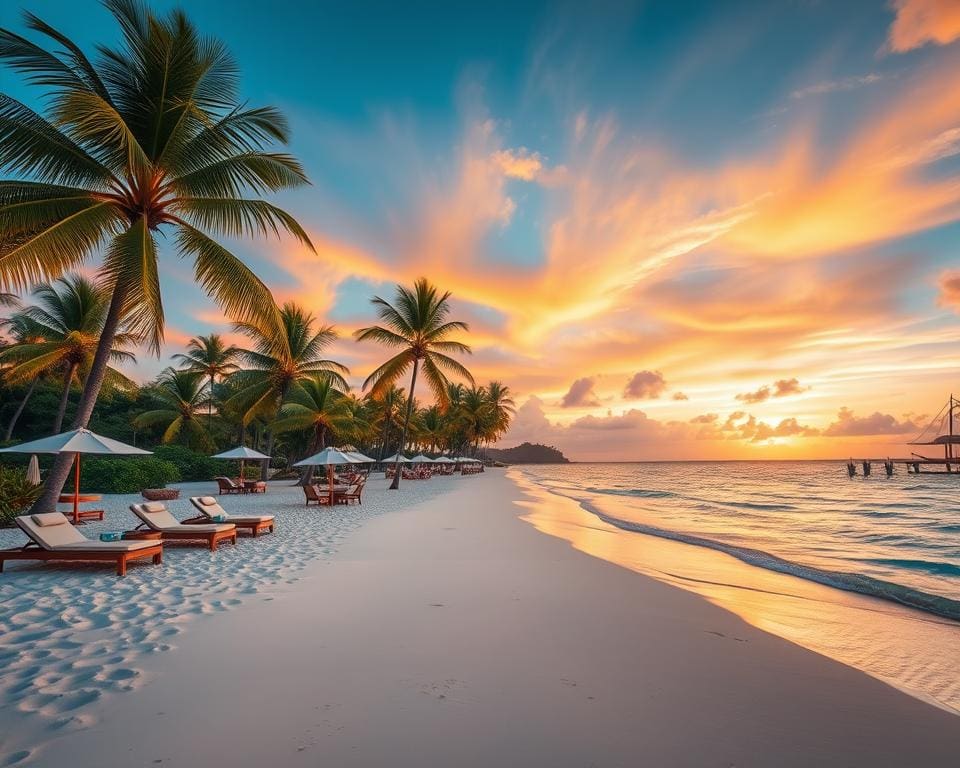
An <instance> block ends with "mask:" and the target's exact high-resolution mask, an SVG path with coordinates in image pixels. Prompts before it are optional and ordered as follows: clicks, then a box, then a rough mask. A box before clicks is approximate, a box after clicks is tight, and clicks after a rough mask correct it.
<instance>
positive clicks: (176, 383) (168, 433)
mask: <svg viewBox="0 0 960 768" xmlns="http://www.w3.org/2000/svg"><path fill="white" fill-rule="evenodd" d="M206 386H207V385H206V381H205V380H204V378H203V375H202V374H199V373H194V372H193V371H175V370H174V369H173V368H166V369H165V370H164V371H163V372H162V373H161V374H160V376H159V377H158V378H157V384H156V387H155V388H154V394H155V395H156V398H157V400H159V401H160V405H161V407H160V408H156V409H154V410H151V411H145V412H143V413H141V414H140V415H139V416H137V418H135V419H134V420H133V425H134V426H135V427H136V428H137V429H144V428H146V427H156V426H161V427H163V429H164V432H163V437H162V440H163V442H164V443H172V442H175V441H179V442H181V443H183V444H185V445H187V446H189V447H192V448H200V449H206V448H209V447H210V446H211V444H212V443H211V440H210V435H209V433H208V432H207V430H206V428H205V427H204V425H203V423H202V422H201V420H200V412H201V410H202V408H203V407H204V406H205V405H206V399H207V395H206Z"/></svg>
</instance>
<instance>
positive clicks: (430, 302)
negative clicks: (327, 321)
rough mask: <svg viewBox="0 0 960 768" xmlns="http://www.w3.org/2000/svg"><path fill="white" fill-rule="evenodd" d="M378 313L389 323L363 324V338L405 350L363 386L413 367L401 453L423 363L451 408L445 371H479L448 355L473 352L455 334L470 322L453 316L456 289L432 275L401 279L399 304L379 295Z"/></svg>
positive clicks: (377, 385) (391, 380) (377, 387)
mask: <svg viewBox="0 0 960 768" xmlns="http://www.w3.org/2000/svg"><path fill="white" fill-rule="evenodd" d="M372 302H373V304H374V306H375V307H376V308H377V314H378V315H379V317H380V320H382V321H383V322H384V323H385V326H383V325H374V326H371V327H369V328H361V329H360V330H358V331H357V332H356V333H355V336H356V339H357V341H376V342H378V343H380V344H383V345H384V346H386V347H392V348H394V349H397V348H399V349H400V352H398V353H397V354H396V355H394V356H393V357H391V358H390V359H389V360H387V362H385V363H384V364H383V365H381V366H380V367H379V368H377V369H376V370H375V371H374V372H373V373H371V374H370V375H369V376H368V377H367V380H366V381H364V382H363V388H364V389H367V388H368V387H369V388H370V391H371V392H372V393H373V394H374V395H377V394H378V393H382V392H384V391H385V390H386V389H387V388H388V387H389V386H390V385H392V384H396V382H397V380H398V379H399V378H400V377H401V376H403V375H404V374H405V373H406V371H407V369H408V368H411V367H412V369H413V372H412V374H411V376H410V391H409V393H408V395H407V412H406V415H405V416H404V419H403V429H402V430H401V431H400V447H399V448H398V449H397V453H398V454H399V453H400V452H401V451H403V448H404V444H405V443H406V439H407V429H408V428H409V426H410V413H411V410H412V408H413V398H414V393H415V391H416V386H417V374H418V373H419V372H420V369H421V368H422V369H423V377H424V378H425V379H426V381H427V385H428V386H429V387H430V389H431V390H432V392H433V396H434V398H435V399H436V401H437V404H438V405H439V406H440V407H441V408H442V409H445V408H446V406H447V403H448V393H447V387H448V385H449V381H448V380H447V377H446V375H445V372H450V373H454V374H456V375H458V376H461V377H463V378H465V379H466V380H467V381H469V382H471V383H472V382H473V377H472V376H471V375H470V371H468V370H467V369H466V368H465V367H464V366H463V365H462V364H461V363H459V362H458V361H456V360H454V359H453V358H452V357H450V356H449V355H447V354H446V353H447V352H454V353H460V354H469V353H470V347H468V346H467V345H466V344H463V343H462V342H459V341H453V340H451V339H450V338H449V336H450V334H451V333H453V332H455V331H467V330H469V326H468V325H467V324H466V323H464V322H461V321H459V320H447V317H448V316H449V314H450V292H449V291H447V292H446V293H443V294H441V293H440V292H439V291H438V290H437V288H436V286H434V285H431V284H430V283H429V282H428V281H427V279H426V278H420V279H419V280H417V282H416V283H415V284H414V287H413V290H410V289H409V288H404V287H403V286H402V285H398V286H397V289H396V293H395V297H394V304H391V303H390V302H388V301H386V300H384V299H381V298H380V297H379V296H375V297H374V298H373V299H372ZM399 465H400V456H399V455H398V456H397V465H396V467H395V469H396V471H395V472H394V475H393V483H391V485H390V488H391V490H396V489H398V488H399V487H400V466H399Z"/></svg>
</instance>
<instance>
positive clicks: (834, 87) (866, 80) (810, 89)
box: [790, 72, 883, 99]
mask: <svg viewBox="0 0 960 768" xmlns="http://www.w3.org/2000/svg"><path fill="white" fill-rule="evenodd" d="M881 80H883V75H880V74H878V73H876V72H870V73H869V74H866V75H851V76H850V77H842V78H840V79H839V80H824V81H823V82H820V83H814V84H813V85H808V86H806V87H804V88H798V89H797V90H795V91H793V92H792V93H791V94H790V98H792V99H805V98H807V97H808V96H821V95H823V94H826V93H837V92H838V91H853V90H856V89H857V88H863V87H864V86H865V85H874V84H875V83H879V82H880V81H881Z"/></svg>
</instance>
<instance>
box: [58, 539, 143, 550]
mask: <svg viewBox="0 0 960 768" xmlns="http://www.w3.org/2000/svg"><path fill="white" fill-rule="evenodd" d="M159 543H160V542H159V541H82V542H78V543H76V544H60V545H58V546H56V547H53V549H54V550H57V551H64V550H71V551H73V550H77V551H81V552H83V551H89V552H135V551H137V550H138V549H146V548H147V547H155V546H157V544H159Z"/></svg>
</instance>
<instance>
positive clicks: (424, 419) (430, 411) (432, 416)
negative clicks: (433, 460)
mask: <svg viewBox="0 0 960 768" xmlns="http://www.w3.org/2000/svg"><path fill="white" fill-rule="evenodd" d="M415 422H416V427H417V429H416V432H417V439H418V440H419V441H420V444H421V445H422V446H425V447H426V448H427V449H428V450H429V451H430V452H431V453H433V452H435V451H436V450H437V449H438V448H440V449H442V448H443V446H444V444H445V443H446V439H447V435H448V433H449V429H450V425H449V422H448V421H447V420H446V419H445V418H444V415H443V413H442V412H441V411H440V408H439V406H437V405H431V406H430V407H429V408H424V409H423V410H422V411H420V412H419V413H417V415H416V419H415Z"/></svg>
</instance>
